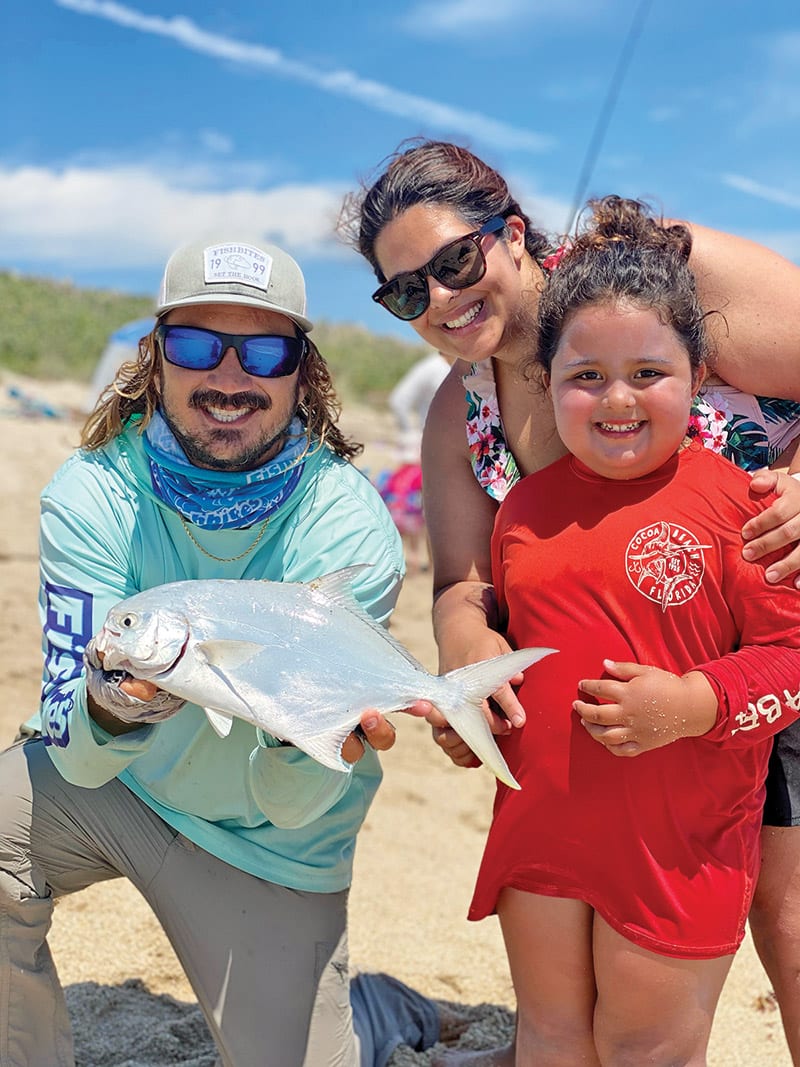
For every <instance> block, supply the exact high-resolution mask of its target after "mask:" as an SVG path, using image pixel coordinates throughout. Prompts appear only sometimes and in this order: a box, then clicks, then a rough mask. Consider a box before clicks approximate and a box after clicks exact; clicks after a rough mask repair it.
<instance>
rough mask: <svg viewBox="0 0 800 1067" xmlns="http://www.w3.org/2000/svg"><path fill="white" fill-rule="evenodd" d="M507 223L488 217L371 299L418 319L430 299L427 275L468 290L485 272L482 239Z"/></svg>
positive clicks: (407, 317) (405, 317)
mask: <svg viewBox="0 0 800 1067" xmlns="http://www.w3.org/2000/svg"><path fill="white" fill-rule="evenodd" d="M505 224H506V220H505V219H501V218H500V216H499V215H495V217H494V218H491V219H489V221H488V222H486V223H484V224H483V226H481V228H480V229H479V230H474V231H473V232H472V233H465V234H464V236H463V237H458V238H456V240H455V241H451V242H450V243H449V244H446V245H445V246H444V248H440V249H439V251H438V252H437V253H436V255H435V256H434V257H433V259H431V260H430V262H428V263H426V264H425V266H424V267H420V268H419V270H409V271H404V272H403V273H402V274H398V275H396V276H395V277H394V278H392V279H390V281H388V282H386V283H385V284H384V285H382V286H381V287H380V289H376V290H375V292H374V293H373V294H372V299H373V300H375V301H376V302H377V303H378V304H382V305H383V306H384V307H385V308H386V310H387V311H391V313H392V314H393V315H396V316H397V318H398V319H403V320H404V321H405V322H411V320H412V319H418V318H419V317H420V315H421V314H422V313H423V311H425V309H426V308H427V307H428V305H429V304H430V302H431V295H430V292H429V291H428V282H427V277H428V275H429V274H432V275H433V277H434V278H435V279H436V280H437V282H441V284H442V285H446V286H447V288H448V289H468V288H469V286H470V285H474V284H475V283H476V282H479V281H480V280H481V278H482V277H483V276H484V274H485V273H486V257H485V256H484V254H483V249H482V248H481V241H482V240H483V238H484V237H486V236H487V235H488V234H490V233H498V232H499V231H500V230H502V229H503V227H504V226H505Z"/></svg>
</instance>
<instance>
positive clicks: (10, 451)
mask: <svg viewBox="0 0 800 1067" xmlns="http://www.w3.org/2000/svg"><path fill="white" fill-rule="evenodd" d="M10 385H13V386H16V387H17V388H18V389H21V390H22V391H23V392H24V394H25V395H26V396H28V397H32V398H34V399H40V400H42V401H43V402H44V403H47V404H49V405H50V406H51V408H52V409H54V414H51V415H49V416H47V415H42V414H39V415H37V414H36V413H35V412H34V413H33V414H31V413H30V406H27V408H28V410H27V413H26V405H24V404H22V403H20V402H19V400H18V399H13V398H11V397H10V396H9V395H8V387H9V386H10ZM82 396H83V389H82V387H80V386H77V385H74V384H71V383H48V384H47V385H44V384H42V383H38V382H37V383H32V382H24V381H21V380H20V379H16V378H12V377H11V376H8V375H4V376H3V379H2V394H0V446H1V447H2V448H3V451H4V454H5V455H6V457H7V462H6V466H5V467H4V468H3V473H2V475H1V476H0V478H1V482H0V484H1V486H2V494H3V499H4V500H5V502H6V504H5V506H6V509H7V510H6V514H7V519H6V521H5V522H4V523H3V524H2V526H0V574H1V575H2V582H1V583H0V598H1V600H2V612H1V613H0V627H2V631H1V632H2V641H0V676H2V678H3V681H4V691H5V693H6V700H5V701H4V703H3V707H2V711H0V739H2V740H3V741H4V742H9V741H10V740H11V739H12V738H13V736H14V733H15V732H16V729H17V726H18V724H19V723H20V722H21V721H22V720H24V719H25V718H27V717H28V715H29V714H30V713H31V712H32V711H33V710H34V709H35V707H36V705H37V702H38V692H39V686H40V680H41V652H40V638H39V624H38V618H37V612H36V594H37V526H38V494H39V491H40V490H41V488H42V487H43V486H44V485H45V484H46V483H47V481H48V480H49V478H50V476H51V474H52V473H53V471H54V470H55V469H56V467H57V466H58V465H59V464H60V463H61V462H62V460H63V459H65V458H66V457H67V456H68V455H69V453H70V451H71V450H72V449H73V448H74V446H75V444H76V443H77V439H78V430H79V422H78V421H76V420H75V419H74V418H71V417H70V416H69V414H68V412H69V410H73V409H76V408H78V406H79V405H80V403H81V400H82ZM35 406H36V405H35V404H34V405H33V407H34V408H35ZM59 412H61V413H63V414H62V416H61V417H58V416H59ZM343 423H344V425H345V426H346V428H347V429H348V430H349V431H350V432H351V433H353V435H354V436H356V437H359V438H361V439H363V440H366V441H367V443H368V448H367V451H366V453H365V456H364V458H363V461H362V462H361V465H362V466H364V467H365V468H366V469H368V470H369V471H370V472H371V473H375V472H377V471H379V470H381V469H383V468H384V467H385V466H387V465H388V464H389V463H390V462H391V448H390V443H389V431H388V429H387V425H388V417H387V416H385V415H382V414H376V413H374V412H369V411H365V410H359V409H356V408H351V409H349V410H347V411H346V412H345V418H344V419H343ZM430 593H431V590H430V579H429V577H428V575H427V574H421V575H417V576H414V577H412V578H410V579H408V580H407V582H406V585H405V587H404V589H403V592H402V594H401V598H400V603H399V606H398V608H397V611H396V613H395V616H394V618H393V621H392V632H393V633H394V635H395V636H396V637H398V638H399V639H400V640H401V641H402V642H403V643H404V644H406V645H407V646H408V648H409V649H411V651H412V652H413V653H414V654H415V655H416V656H417V657H418V658H419V659H420V660H421V661H422V662H423V663H424V664H425V665H426V666H427V667H428V668H429V669H431V670H435V669H436V654H435V648H434V644H433V638H432V634H431V627H430V617H429V605H430ZM394 721H395V723H396V725H397V728H398V740H397V744H396V745H395V747H394V749H393V750H392V751H391V752H389V753H387V754H386V755H385V757H384V758H383V765H384V768H385V780H384V784H383V786H382V788H381V790H380V792H379V794H378V798H377V800H376V802H375V804H374V806H373V808H372V810H371V812H370V815H369V817H368V821H367V823H366V826H365V828H364V830H363V831H362V833H361V836H360V839H359V845H358V849H357V854H356V869H355V878H354V884H353V890H352V895H351V919H350V946H351V959H352V964H353V967H354V968H356V969H359V970H363V971H387V972H389V973H391V974H393V975H396V976H397V977H398V978H401V979H402V980H403V981H405V982H408V983H409V984H411V985H413V986H415V987H417V988H418V989H420V990H422V991H423V992H425V993H426V994H428V995H430V996H432V997H435V998H437V999H440V1000H443V1001H447V1002H450V1003H455V1004H458V1005H460V1006H462V1007H464V1008H466V1009H468V1010H469V1014H470V1018H471V1019H472V1020H473V1022H472V1024H471V1026H470V1027H469V1029H468V1030H467V1031H466V1032H465V1033H464V1035H463V1036H462V1038H461V1039H460V1044H461V1046H462V1047H467V1048H485V1047H490V1046H491V1045H492V1044H494V1043H497V1042H498V1041H502V1040H504V1039H505V1038H506V1037H507V1036H508V1034H509V1032H510V1026H511V1022H512V1011H513V992H512V989H511V984H510V981H509V976H508V969H507V966H506V963H505V954H504V951H503V947H502V941H501V938H500V933H499V928H498V926H497V923H496V921H495V920H494V919H489V920H485V921H483V922H481V923H468V922H467V921H466V918H465V915H466V910H467V904H468V901H469V898H470V894H471V890H472V884H473V879H474V875H475V872H476V870H477V865H478V862H479V859H480V855H481V849H482V844H483V839H484V835H485V831H486V828H487V826H488V820H489V814H490V810H491V800H492V796H493V792H494V786H493V781H494V779H493V778H492V776H491V775H490V774H489V773H488V772H487V771H485V770H483V769H477V770H472V771H464V770H459V769H457V768H455V767H453V766H451V765H450V764H449V762H448V761H447V760H446V759H445V758H444V756H442V754H441V753H440V752H439V751H438V749H437V748H436V747H435V746H434V745H433V743H432V742H431V741H430V732H429V728H428V727H427V725H426V724H424V723H421V722H419V721H416V720H413V719H410V718H409V717H405V716H401V715H398V716H396V717H395V719H394ZM221 906H223V907H224V902H221ZM51 945H52V949H53V953H54V955H55V957H56V961H57V964H58V967H59V971H60V974H61V978H62V982H63V984H64V986H65V988H66V991H67V997H68V1002H69V1006H70V1011H71V1014H72V1017H73V1022H74V1029H75V1031H76V1051H77V1056H78V1063H79V1065H80V1067H112V1065H113V1067H164V1065H167V1064H183V1065H191V1067H213V1064H214V1062H215V1058H216V1057H215V1053H214V1049H213V1045H212V1043H211V1040H210V1038H209V1036H208V1033H207V1031H206V1028H205V1024H204V1022H203V1019H202V1016H201V1015H200V1012H199V1010H198V1009H197V1007H196V1004H195V1002H194V998H193V996H192V991H191V988H190V987H189V985H188V983H187V982H186V980H185V978H184V976H183V973H182V971H181V969H180V967H179V965H178V963H177V961H176V959H175V957H174V955H173V953H172V949H171V947H170V946H169V944H168V942H167V941H166V939H165V938H164V936H163V934H162V933H161V930H160V928H159V927H158V925H157V923H156V922H155V920H154V919H153V917H152V915H151V914H150V912H149V909H148V908H147V906H146V905H145V904H144V902H143V901H142V899H141V898H140V897H139V895H138V893H137V892H136V891H135V890H134V889H133V888H132V887H131V886H130V885H129V884H128V883H126V882H123V881H121V880H119V881H115V882H112V883H104V884H102V885H99V886H96V887H94V888H92V889H89V890H86V891H85V892H83V893H81V894H79V895H76V896H75V897H72V898H69V899H66V900H63V901H61V902H59V904H58V906H57V908H56V912H55V918H54V923H53V931H52V936H51ZM431 1056H432V1053H431V1052H427V1053H413V1052H411V1051H410V1050H407V1049H398V1051H397V1052H396V1053H395V1055H394V1057H393V1059H392V1065H393V1067H414V1065H420V1067H421V1065H425V1064H430V1063H431V1062H432V1059H431ZM264 1064H265V1067H270V1064H271V1061H270V1059H269V1056H268V1054H267V1055H265V1059H264ZM709 1064H711V1065H712V1067H790V1064H791V1060H790V1057H789V1054H788V1051H787V1048H786V1044H785V1041H784V1037H783V1032H782V1029H781V1025H780V1019H779V1016H778V1012H777V1009H776V1007H775V1003H774V998H773V996H772V993H771V990H770V985H769V982H768V980H767V978H766V976H765V974H764V972H763V970H762V968H761V965H760V963H759V961H758V959H757V957H756V955H755V952H754V950H753V947H752V944H751V942H750V940H749V938H748V939H747V940H746V942H745V944H744V946H743V947H742V949H741V950H740V952H739V953H738V955H737V957H736V959H735V961H734V964H733V968H732V971H731V974H730V977H729V979H728V982H727V985H726V987H725V990H724V992H723V996H722V1000H721V1004H720V1008H719V1011H718V1013H717V1018H716V1021H715V1025H714V1030H713V1034H712V1040H711V1047H710V1052H709ZM42 1067H46V1065H42Z"/></svg>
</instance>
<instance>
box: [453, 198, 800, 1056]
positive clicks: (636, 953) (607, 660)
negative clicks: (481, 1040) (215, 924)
mask: <svg viewBox="0 0 800 1067" xmlns="http://www.w3.org/2000/svg"><path fill="white" fill-rule="evenodd" d="M592 209H593V217H592V219H591V220H590V221H589V222H588V223H587V224H586V226H585V229H584V230H583V232H582V233H580V234H579V235H578V236H577V237H576V238H575V240H574V243H573V244H572V247H571V248H570V249H569V251H568V252H567V253H566V255H565V256H564V257H563V259H562V261H561V263H560V265H559V268H558V270H557V271H556V272H555V273H554V274H553V276H552V277H551V279H550V283H549V285H548V286H547V288H546V289H545V290H544V292H543V293H542V296H541V299H540V301H539V331H538V336H539V350H538V356H537V361H538V367H539V368H540V369H541V371H542V372H543V386H544V388H546V391H547V393H548V395H549V397H550V398H551V400H552V403H553V405H554V409H555V422H556V427H557V429H558V433H559V436H560V439H561V440H562V441H563V442H564V445H565V446H566V448H567V449H568V450H569V454H568V455H567V456H565V457H563V458H562V459H560V460H557V461H555V462H554V463H553V464H551V465H550V466H548V467H545V468H544V469H543V470H541V471H538V472H536V473H534V474H531V475H529V476H528V477H527V478H523V479H522V480H520V482H519V483H518V484H517V485H516V486H515V487H514V488H513V489H512V490H511V491H510V492H509V493H508V495H507V496H506V499H505V501H504V502H503V504H502V505H501V507H500V510H499V512H498V515H497V521H496V523H495V530H494V535H493V538H492V563H493V575H494V587H495V589H496V590H497V595H498V605H499V611H500V617H501V620H502V621H503V623H504V627H505V630H506V632H507V634H508V638H509V641H510V642H511V643H512V644H513V645H515V646H516V647H520V648H521V647H524V646H529V645H532V646H535V645H543V644H545V643H549V644H550V645H552V646H553V647H554V648H556V649H558V650H559V653H558V655H555V656H551V657H550V658H549V659H548V660H545V661H544V662H543V664H542V665H541V667H540V669H539V670H537V672H536V673H535V674H531V676H530V677H526V678H525V681H524V682H523V683H522V686H521V687H520V689H519V693H518V696H519V700H520V702H521V703H522V705H523V707H524V708H525V710H526V713H527V724H526V727H525V729H524V730H514V731H512V732H511V733H510V734H509V735H507V736H506V737H504V738H502V739H501V741H500V744H501V747H502V749H503V752H504V754H505V756H506V759H507V761H508V763H509V766H510V767H511V769H512V772H513V773H514V775H515V776H516V778H517V780H518V781H519V783H520V785H521V791H515V790H511V789H509V788H507V787H506V786H502V785H501V786H500V787H499V788H498V791H497V798H496V802H495V807H494V817H493V821H492V826H491V829H490V831H489V836H488V841H487V844H486V849H485V852H484V856H483V861H482V863H481V867H480V872H479V874H478V880H477V886H476V889H475V894H474V897H473V901H472V906H471V908H470V918H472V919H480V918H483V917H485V916H486V915H489V914H491V913H493V912H496V913H497V914H498V916H499V918H500V923H501V926H502V930H503V937H504V940H505V944H506V949H507V952H508V958H509V964H510V967H511V974H512V979H513V982H514V989H515V992H516V996H517V1033H516V1063H517V1064H518V1065H520V1067H522V1065H524V1067H568V1065H573V1064H574V1065H578V1064H581V1065H586V1067H589V1065H597V1067H600V1064H622V1063H630V1064H646V1063H659V1064H667V1063H669V1064H679V1063H680V1064H697V1065H700V1064H702V1063H705V1056H706V1047H707V1044H708V1039H709V1036H710V1032H711V1024H712V1021H713V1017H714V1012H715V1009H716V1004H717V1001H718V998H719V995H720V993H721V991H722V986H723V983H724V980H725V977H726V975H727V973H728V970H729V967H730V964H731V962H732V960H733V953H734V952H735V951H736V949H737V947H738V946H739V944H740V943H741V941H742V939H743V937H744V932H745V923H746V920H747V914H748V911H749V908H750V902H751V899H752V894H753V888H754V886H755V883H756V879H757V877H758V870H759V862H760V855H759V836H760V830H761V815H762V810H763V806H764V781H765V778H766V774H767V766H768V762H769V756H770V751H771V747H772V746H771V737H772V735H773V734H774V733H776V732H777V731H779V730H780V729H781V728H782V727H784V726H786V725H787V724H789V723H792V722H795V721H796V720H797V717H798V714H800V591H798V590H797V589H795V588H794V586H793V584H792V583H791V581H790V580H788V579H784V580H783V581H782V582H779V583H776V584H773V585H770V584H769V583H767V581H766V579H765V577H764V568H763V566H762V565H761V564H757V563H748V562H746V561H744V560H743V559H742V557H741V539H740V534H739V531H740V529H741V527H742V525H743V523H744V522H745V521H746V520H747V519H748V518H750V517H752V516H753V515H756V514H758V513H759V512H761V511H763V510H764V508H765V507H767V506H768V505H769V504H770V503H771V502H772V500H771V498H769V497H767V498H763V497H762V498H758V497H757V496H756V495H755V494H753V493H751V491H750V478H749V477H748V476H747V475H746V474H745V473H744V472H742V471H739V470H737V469H736V468H735V467H734V466H733V465H732V464H730V463H728V462H727V461H726V460H725V459H723V458H722V457H721V456H719V455H716V454H714V453H713V452H711V451H710V450H708V449H706V448H704V447H703V446H702V444H700V443H699V442H698V441H697V440H696V439H695V438H692V437H689V436H688V435H687V433H686V428H687V426H688V424H689V417H690V411H691V403H692V399H693V397H694V395H695V394H696V393H697V390H698V389H699V388H700V386H701V384H702V382H703V378H704V375H705V368H706V360H707V353H708V347H707V342H706V337H705V330H704V318H705V314H704V312H703V311H702V309H701V307H700V304H699V302H698V300H697V296H696V291H695V287H694V279H693V277H692V274H691V271H690V270H689V268H688V265H687V257H688V251H689V248H690V246H691V240H690V238H689V234H688V231H687V230H686V229H685V228H684V227H679V226H675V227H671V228H667V229H665V228H663V227H662V226H660V225H658V223H656V222H655V221H654V220H653V219H652V217H651V216H650V215H649V214H648V213H647V212H646V211H645V210H644V208H643V206H642V205H640V204H639V203H638V202H636V201H630V200H622V199H620V198H618V197H608V198H606V199H604V200H599V201H595V202H593V204H592ZM710 489H711V491H709V490H710ZM615 755H617V756H618V757H624V756H635V758H628V759H626V758H616V759H615V758H614V756H615Z"/></svg>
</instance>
